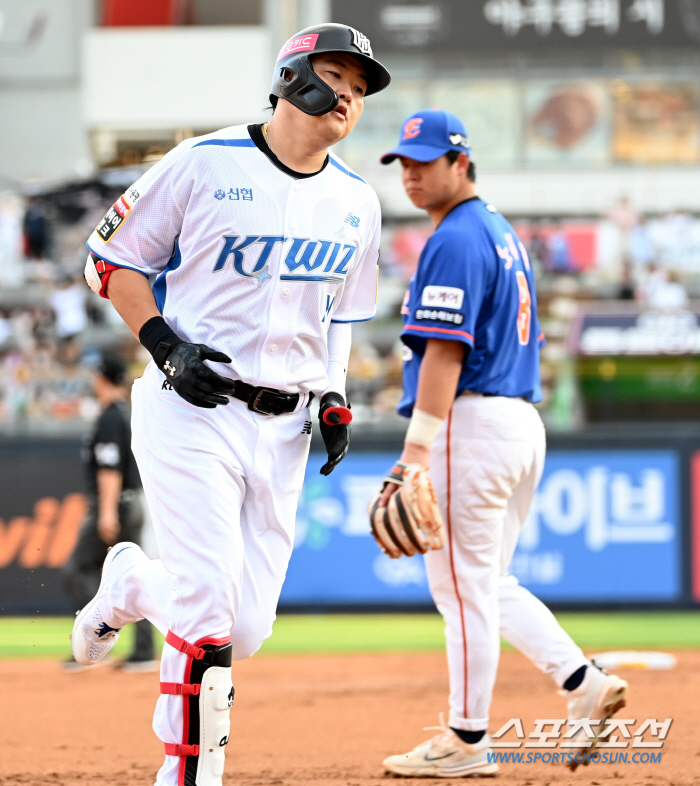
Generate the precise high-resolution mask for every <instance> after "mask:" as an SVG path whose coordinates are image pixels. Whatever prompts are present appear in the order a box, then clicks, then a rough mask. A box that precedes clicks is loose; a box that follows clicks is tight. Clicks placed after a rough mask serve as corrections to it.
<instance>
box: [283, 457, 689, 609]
mask: <svg viewBox="0 0 700 786" xmlns="http://www.w3.org/2000/svg"><path fill="white" fill-rule="evenodd" d="M394 458H395V456H394V455H393V454H391V453H351V454H350V455H349V456H348V457H347V458H346V459H345V460H344V461H343V463H342V464H340V465H339V466H338V468H337V469H336V470H335V471H334V472H333V474H332V475H330V477H329V478H327V479H326V478H322V477H321V476H320V475H319V474H318V469H319V467H320V466H321V464H322V459H321V457H320V456H317V455H312V456H311V459H310V461H309V467H308V469H307V475H306V481H305V483H304V490H303V492H302V497H301V501H300V506H299V512H298V516H297V538H296V544H295V549H294V554H293V556H292V560H291V563H290V566H289V572H288V574H287V580H286V582H285V585H284V589H283V590H282V598H281V602H282V603H283V604H293V605H304V604H310V605H314V604H318V605H322V604H324V603H326V604H338V605H343V604H350V605H353V604H357V605H362V604H370V605H371V604H381V605H392V604H397V605H402V604H420V603H430V602H431V600H430V593H429V590H428V583H427V578H426V574H425V567H424V564H423V560H422V558H421V557H414V558H412V559H405V558H401V559H398V560H390V559H389V558H388V557H385V556H384V555H382V554H380V552H379V551H378V549H377V547H376V545H375V543H374V541H373V539H372V537H371V536H370V534H369V525H368V521H367V514H366V507H367V502H368V501H369V499H370V498H371V497H372V495H373V494H374V492H375V491H376V489H378V488H379V486H380V483H381V481H382V478H383V476H384V473H385V472H386V471H387V468H388V467H390V466H391V462H392V461H393V460H394ZM679 482H680V479H679V458H678V456H677V454H676V452H675V451H672V450H634V451H624V450H623V451H617V450H591V451H550V453H549V454H548V456H547V461H546V465H545V470H544V474H543V477H542V481H541V483H540V486H539V488H538V491H537V492H536V494H535V499H534V501H533V506H532V511H531V515H530V518H529V520H528V522H527V524H526V526H525V528H524V530H523V532H522V535H521V538H520V541H519V545H518V548H517V550H516V553H515V557H514V559H513V566H512V567H513V573H514V574H515V575H516V576H517V578H518V579H519V580H520V582H521V583H522V584H523V585H524V586H526V587H528V588H529V589H530V590H532V591H533V592H534V593H535V594H536V595H538V596H539V597H541V598H542V599H544V600H548V601H551V602H555V603H574V604H576V603H581V604H587V603H588V604H590V603H618V602H645V601H648V602H656V601H673V600H678V599H680V595H681V592H682V585H681V567H680V505H679V496H680V488H679Z"/></svg>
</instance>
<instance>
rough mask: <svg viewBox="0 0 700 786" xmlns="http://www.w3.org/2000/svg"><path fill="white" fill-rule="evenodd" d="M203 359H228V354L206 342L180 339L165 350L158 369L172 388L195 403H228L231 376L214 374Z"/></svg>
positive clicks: (211, 406)
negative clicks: (209, 345) (218, 350)
mask: <svg viewBox="0 0 700 786" xmlns="http://www.w3.org/2000/svg"><path fill="white" fill-rule="evenodd" d="M205 360H213V361H214V362H216V363H230V362H231V358H230V357H229V356H228V355H225V354H224V353H223V352H217V351H216V350H215V349H212V348H211V347H208V346H207V345H206V344H188V343H187V342H185V341H183V342H182V343H181V344H177V345H176V346H175V347H174V348H173V349H171V350H170V352H168V354H167V355H166V356H165V358H164V359H163V360H162V365H160V364H159V365H160V370H161V371H162V372H163V373H164V374H165V378H166V379H167V380H168V382H169V383H170V384H171V385H172V386H173V389H174V390H175V392H176V393H177V394H178V395H179V396H180V397H181V398H184V399H185V401H187V402H189V403H190V404H194V406H195V407H202V408H204V409H214V407H216V406H217V405H218V404H228V398H227V397H226V396H230V395H231V394H232V393H233V391H234V390H235V388H236V383H235V381H234V380H232V379H227V378H226V377H222V376H220V375H219V374H217V373H216V372H215V371H213V370H212V369H210V368H209V366H206V365H205V364H204V361H205Z"/></svg>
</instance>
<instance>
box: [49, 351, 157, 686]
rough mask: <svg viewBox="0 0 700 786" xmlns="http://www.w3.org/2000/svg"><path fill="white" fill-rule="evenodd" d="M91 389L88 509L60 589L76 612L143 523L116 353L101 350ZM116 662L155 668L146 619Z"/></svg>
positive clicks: (71, 665)
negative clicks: (112, 553) (113, 553)
mask: <svg viewBox="0 0 700 786" xmlns="http://www.w3.org/2000/svg"><path fill="white" fill-rule="evenodd" d="M93 389H94V391H95V396H96V397H97V401H98V403H99V405H100V409H101V413H100V416H99V418H98V419H97V423H96V424H95V428H94V430H93V432H92V433H91V434H90V435H89V436H88V437H87V438H86V440H85V447H84V448H83V460H84V462H85V466H86V469H87V481H88V490H89V491H88V493H89V496H90V507H89V510H88V515H87V518H86V520H85V523H84V524H83V526H82V529H81V530H80V535H79V536H78V542H77V543H76V546H75V550H74V551H73V554H72V555H71V558H70V559H69V560H68V563H67V564H66V566H65V568H64V569H63V574H64V580H65V586H66V590H67V591H68V595H69V597H70V599H71V601H72V603H73V605H74V607H75V609H76V611H77V610H78V609H81V608H82V607H83V606H84V605H85V604H86V603H88V601H90V600H91V599H92V598H93V597H94V596H95V595H96V594H97V590H98V587H99V584H100V575H101V571H102V563H103V562H104V559H105V557H106V556H107V551H108V549H109V547H110V546H111V545H113V544H114V543H117V542H119V541H125V540H128V541H131V542H133V543H139V541H140V538H141V527H142V525H143V506H142V503H141V498H140V494H139V492H140V489H141V479H140V477H139V472H138V469H137V467H136V461H135V459H134V456H133V454H132V452H131V426H130V420H131V413H130V408H129V404H128V401H127V397H128V388H127V374H126V363H125V361H124V359H123V358H122V357H120V356H119V355H116V354H114V353H105V354H103V356H102V362H101V363H100V366H99V368H98V370H97V373H96V374H95V378H94V381H93ZM120 665H121V666H122V668H124V669H125V670H129V671H155V670H156V669H157V667H158V665H157V663H156V661H155V659H154V654H153V632H152V629H151V624H150V622H148V620H145V619H144V620H141V621H140V622H138V623H137V624H136V642H135V647H134V651H133V652H132V653H131V655H130V656H129V657H128V658H127V659H126V660H124V661H122V663H121V664H120ZM65 666H66V669H68V670H73V669H75V670H80V669H82V667H81V666H79V664H77V663H76V662H75V661H74V660H72V659H71V660H69V661H66V663H65Z"/></svg>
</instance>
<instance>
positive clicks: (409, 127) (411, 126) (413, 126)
mask: <svg viewBox="0 0 700 786" xmlns="http://www.w3.org/2000/svg"><path fill="white" fill-rule="evenodd" d="M422 124H423V118H422V117H412V118H411V119H410V120H407V121H406V125H405V126H404V127H403V137H401V138H402V139H415V137H417V136H418V134H420V130H421V129H420V127H421V125H422Z"/></svg>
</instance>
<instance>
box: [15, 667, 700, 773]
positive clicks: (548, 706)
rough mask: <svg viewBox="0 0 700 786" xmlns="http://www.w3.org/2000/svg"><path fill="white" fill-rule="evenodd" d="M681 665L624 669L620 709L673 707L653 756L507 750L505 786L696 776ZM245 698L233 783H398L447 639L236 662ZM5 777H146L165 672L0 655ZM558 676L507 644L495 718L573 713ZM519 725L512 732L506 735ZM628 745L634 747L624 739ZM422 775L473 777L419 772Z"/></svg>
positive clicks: (231, 751)
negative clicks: (432, 649) (624, 758)
mask: <svg viewBox="0 0 700 786" xmlns="http://www.w3.org/2000/svg"><path fill="white" fill-rule="evenodd" d="M677 656H678V667H677V668H676V669H674V670H672V671H667V672H661V671H629V670H628V671H620V672H619V674H620V676H623V677H624V678H625V679H627V680H628V681H629V683H630V696H629V702H628V706H627V708H626V709H625V710H623V711H622V713H619V715H620V716H624V717H625V718H635V719H636V720H637V723H636V724H635V725H634V726H632V727H631V728H632V730H633V731H634V730H635V729H636V728H637V727H638V726H639V724H640V723H641V721H642V720H644V719H646V718H658V719H659V720H663V719H665V718H673V719H674V722H673V725H672V727H671V730H670V733H669V734H668V738H667V740H666V742H665V744H664V747H663V750H662V760H661V762H660V763H656V764H632V763H629V764H590V765H589V766H587V767H583V766H582V767H579V768H578V770H577V771H576V772H575V773H571V772H570V771H569V770H568V769H566V768H565V767H563V766H562V765H561V764H542V763H537V764H526V763H521V764H513V763H509V764H502V765H501V770H500V772H499V774H498V775H497V776H496V779H495V780H493V779H490V780H489V781H488V782H490V783H494V786H495V785H496V784H498V783H503V784H508V786H549V784H554V783H558V784H593V786H596V785H597V784H608V783H610V784H612V783H615V784H616V786H632V785H634V786H652V785H653V786H659V785H661V786H687V785H688V784H700V733H699V729H698V720H699V719H700V711H699V710H698V708H700V652H680V653H677ZM234 683H235V686H236V700H235V705H234V709H233V712H232V716H231V717H232V727H231V742H230V744H229V746H228V751H227V773H226V775H225V777H224V784H225V786H234V784H241V786H302V784H304V785H307V784H308V785H310V786H389V784H397V786H398V784H399V783H401V780H402V779H396V780H395V779H393V778H389V777H388V776H385V775H384V774H383V771H382V767H381V762H382V759H383V758H384V757H385V756H387V755H389V754H392V753H401V752H405V751H407V750H409V749H410V748H412V747H413V746H415V745H416V744H418V743H419V742H422V741H423V740H425V739H428V738H429V737H430V736H432V735H433V734H435V732H434V731H423V730H422V729H423V727H424V726H434V725H437V723H438V713H439V712H440V711H445V712H446V709H447V707H446V705H447V677H446V665H445V660H444V655H443V654H441V653H407V654H378V655H344V656H337V655H324V656H320V657H316V656H293V657H292V656H259V657H257V658H253V659H251V660H249V661H245V662H241V663H237V664H234ZM0 684H2V689H1V690H0V719H1V720H0V729H1V733H0V764H1V765H2V766H0V786H10V784H12V785H13V786H14V785H16V784H22V786H47V785H48V786H87V784H90V786H92V785H93V784H95V786H149V784H153V783H154V781H155V773H156V771H157V769H158V767H159V765H160V762H161V760H162V753H161V751H162V746H161V745H160V743H159V742H158V740H157V739H156V737H155V735H154V734H153V731H152V730H151V725H150V720H151V714H152V711H153V706H154V703H155V701H156V698H157V696H158V675H157V674H143V675H129V674H123V673H120V672H118V671H115V670H113V669H110V668H108V667H104V668H98V669H96V670H95V671H87V672H83V673H79V674H66V673H64V672H63V671H62V670H61V668H60V665H59V664H58V663H55V662H49V661H0ZM565 714H566V708H565V703H564V700H563V699H562V698H561V697H560V696H558V695H557V693H556V690H555V689H554V686H553V684H552V683H551V682H550V680H549V679H548V678H546V677H544V676H543V675H542V674H540V673H539V672H538V671H537V670H536V669H535V668H534V667H533V666H532V665H531V664H530V663H529V662H528V661H526V660H525V659H524V658H523V657H522V656H521V655H519V654H518V653H515V652H505V653H503V655H502V658H501V666H500V671H499V677H498V684H497V687H496V693H495V697H494V704H493V707H492V716H491V730H492V731H495V730H496V729H498V728H500V727H501V726H502V725H503V724H504V723H505V722H506V721H507V720H508V719H509V718H521V719H522V721H523V727H524V729H525V734H526V735H527V734H529V733H530V732H531V731H532V730H533V728H534V720H535V718H561V717H565ZM511 737H512V734H511V735H509V736H508V738H509V739H510V738H511ZM628 752H629V754H630V758H631V754H632V753H633V752H634V751H633V750H632V749H631V748H630V749H628ZM418 783H421V784H431V783H433V784H438V783H440V784H442V785H443V786H447V784H450V783H452V784H454V786H456V784H458V783H464V779H449V778H448V779H431V778H426V779H421V780H420V781H418Z"/></svg>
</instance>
